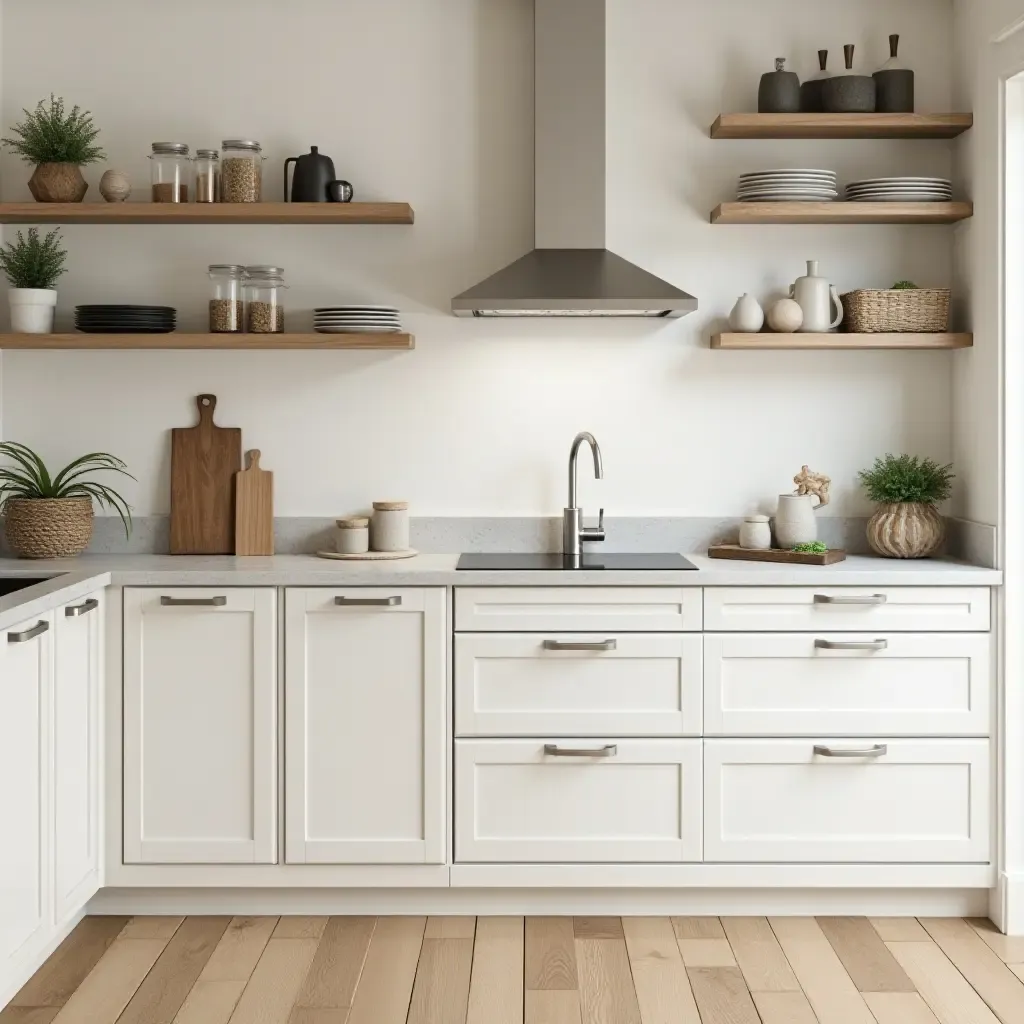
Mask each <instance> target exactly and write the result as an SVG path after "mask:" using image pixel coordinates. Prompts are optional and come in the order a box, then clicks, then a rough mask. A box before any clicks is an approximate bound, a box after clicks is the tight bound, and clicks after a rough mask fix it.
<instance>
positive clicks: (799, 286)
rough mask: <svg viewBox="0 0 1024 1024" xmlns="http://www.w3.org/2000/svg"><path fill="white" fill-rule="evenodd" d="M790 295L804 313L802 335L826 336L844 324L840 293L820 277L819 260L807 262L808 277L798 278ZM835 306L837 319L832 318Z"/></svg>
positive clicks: (801, 326) (790, 290) (801, 327)
mask: <svg viewBox="0 0 1024 1024" xmlns="http://www.w3.org/2000/svg"><path fill="white" fill-rule="evenodd" d="M789 294H790V297H791V298H793V299H795V300H796V302H797V304H798V305H799V306H800V308H801V309H802V310H803V311H804V322H803V323H802V324H801V325H800V327H799V331H800V333H801V334H825V333H826V332H828V331H833V330H835V329H836V328H837V327H838V326H839V325H840V324H841V323H842V322H843V304H842V302H841V301H840V299H839V292H837V291H836V289H835V287H834V286H832V285H830V284H829V283H828V281H826V280H825V278H823V277H819V276H818V261H817V260H808V261H807V276H806V277H798V278H797V279H796V283H795V284H794V285H793V286H792V287H791V288H790V289H789ZM833 306H835V309H836V314H835V319H833V318H832V307H833Z"/></svg>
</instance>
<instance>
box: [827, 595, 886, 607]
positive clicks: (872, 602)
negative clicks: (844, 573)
mask: <svg viewBox="0 0 1024 1024" xmlns="http://www.w3.org/2000/svg"><path fill="white" fill-rule="evenodd" d="M888 600H889V597H888V595H887V594H871V595H870V596H868V597H835V596H833V595H832V594H815V595H814V603H815V604H855V605H867V606H872V607H874V606H876V605H880V604H886V603H887V602H888Z"/></svg>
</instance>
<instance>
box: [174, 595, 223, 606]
mask: <svg viewBox="0 0 1024 1024" xmlns="http://www.w3.org/2000/svg"><path fill="white" fill-rule="evenodd" d="M227 603H228V599H227V598H226V597H224V596H223V595H220V596H217V597H161V598H160V604H161V605H163V607H164V608H223V607H224V605H226V604H227Z"/></svg>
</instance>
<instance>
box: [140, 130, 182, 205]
mask: <svg viewBox="0 0 1024 1024" xmlns="http://www.w3.org/2000/svg"><path fill="white" fill-rule="evenodd" d="M149 160H150V180H151V182H152V185H153V202H154V203H187V202H188V190H189V186H190V185H191V183H192V157H191V156H190V155H189V149H188V146H186V145H185V143H184V142H154V143H153V152H152V153H150V156H149Z"/></svg>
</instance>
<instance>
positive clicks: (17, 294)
mask: <svg viewBox="0 0 1024 1024" xmlns="http://www.w3.org/2000/svg"><path fill="white" fill-rule="evenodd" d="M7 301H8V303H9V304H10V307H11V330H12V331H13V332H14V333H15V334H52V333H53V311H54V309H55V308H56V306H57V291H56V289H55V288H11V289H10V290H9V291H8V292H7Z"/></svg>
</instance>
